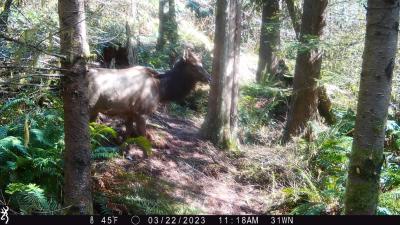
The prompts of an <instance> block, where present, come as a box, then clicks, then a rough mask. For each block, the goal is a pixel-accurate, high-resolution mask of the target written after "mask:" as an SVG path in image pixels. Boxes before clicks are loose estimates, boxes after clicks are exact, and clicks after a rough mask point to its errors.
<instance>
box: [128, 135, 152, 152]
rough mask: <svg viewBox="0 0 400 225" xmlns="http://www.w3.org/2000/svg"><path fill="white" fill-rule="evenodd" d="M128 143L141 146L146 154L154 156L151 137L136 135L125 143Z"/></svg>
mask: <svg viewBox="0 0 400 225" xmlns="http://www.w3.org/2000/svg"><path fill="white" fill-rule="evenodd" d="M128 144H135V145H137V146H138V147H139V148H141V149H142V150H143V152H144V154H145V155H146V156H152V155H153V151H152V146H151V142H150V141H149V139H147V138H146V137H143V136H139V137H135V138H128V139H127V140H126V141H125V143H124V144H123V145H128Z"/></svg>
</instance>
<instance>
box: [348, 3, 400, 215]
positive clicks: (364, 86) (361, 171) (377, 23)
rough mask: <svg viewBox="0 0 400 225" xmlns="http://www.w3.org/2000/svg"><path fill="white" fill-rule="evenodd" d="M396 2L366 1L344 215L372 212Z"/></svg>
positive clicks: (395, 27)
mask: <svg viewBox="0 0 400 225" xmlns="http://www.w3.org/2000/svg"><path fill="white" fill-rule="evenodd" d="M399 4H400V1H399V0H368V6H367V27H366V34H365V47H364V54H363V63H362V71H361V81H360V91H359V95H358V105H357V116H356V124H355V130H354V140H353V149H352V152H351V156H350V165H349V173H348V180H347V185H346V195H345V213H346V214H367V215H372V214H375V213H376V208H377V204H378V196H379V177H380V173H381V167H382V163H383V161H384V157H383V148H384V140H385V128H386V120H387V115H388V107H389V101H390V96H391V88H392V76H393V68H394V64H395V57H396V51H397V40H398V26H399Z"/></svg>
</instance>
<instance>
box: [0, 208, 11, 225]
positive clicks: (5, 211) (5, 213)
mask: <svg viewBox="0 0 400 225" xmlns="http://www.w3.org/2000/svg"><path fill="white" fill-rule="evenodd" d="M8 210H9V208H8V206H3V207H1V211H0V214H1V217H0V220H1V221H5V224H8V219H9V218H8Z"/></svg>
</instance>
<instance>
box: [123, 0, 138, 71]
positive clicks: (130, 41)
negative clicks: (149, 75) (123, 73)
mask: <svg viewBox="0 0 400 225" xmlns="http://www.w3.org/2000/svg"><path fill="white" fill-rule="evenodd" d="M136 7H137V2H136V0H131V2H130V7H129V10H128V15H127V19H126V24H125V29H126V53H127V59H128V64H129V66H133V65H135V64H136V61H137V59H136V53H135V48H136V44H137V43H136V41H135V14H136Z"/></svg>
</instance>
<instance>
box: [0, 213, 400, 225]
mask: <svg viewBox="0 0 400 225" xmlns="http://www.w3.org/2000/svg"><path fill="white" fill-rule="evenodd" d="M3 224H5V221H1V220H0V225H3ZM29 224H40V225H58V224H71V225H91V224H94V225H181V224H182V225H185V224H186V225H239V224H246V225H254V224H257V225H258V224H259V225H269V224H271V225H288V224H289V225H291V224H294V225H312V224H322V225H331V224H332V225H342V224H343V225H351V224H362V225H369V224H371V225H399V224H400V216H292V215H262V216H261V215H259V216H257V215H220V216H217V215H186V216H176V215H164V216H161V215H146V216H143V215H142V216H141V215H132V216H14V215H9V221H8V224H7V225H29Z"/></svg>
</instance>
